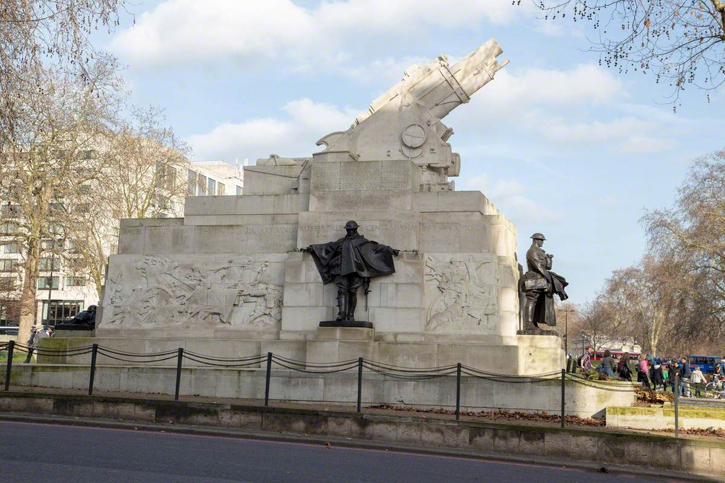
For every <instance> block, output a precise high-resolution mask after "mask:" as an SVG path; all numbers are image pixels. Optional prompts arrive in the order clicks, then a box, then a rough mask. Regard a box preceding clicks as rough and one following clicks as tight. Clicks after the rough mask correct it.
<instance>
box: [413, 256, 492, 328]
mask: <svg viewBox="0 0 725 483" xmlns="http://www.w3.org/2000/svg"><path fill="white" fill-rule="evenodd" d="M498 282H499V280H498V266H497V261H496V258H495V257H490V256H485V255H484V256H480V255H466V254H460V255H456V256H451V255H448V256H435V255H426V258H425V300H426V313H425V331H426V332H441V333H451V332H453V333H456V332H458V333H487V332H492V331H494V328H495V324H496V320H497V316H498Z"/></svg>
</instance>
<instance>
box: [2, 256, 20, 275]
mask: <svg viewBox="0 0 725 483" xmlns="http://www.w3.org/2000/svg"><path fill="white" fill-rule="evenodd" d="M17 270H18V261H17V260H15V259H12V258H11V259H3V260H0V272H16V271H17Z"/></svg>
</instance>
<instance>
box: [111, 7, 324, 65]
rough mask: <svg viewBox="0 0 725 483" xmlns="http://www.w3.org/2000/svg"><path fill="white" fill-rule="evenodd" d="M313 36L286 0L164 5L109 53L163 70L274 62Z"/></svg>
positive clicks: (304, 15)
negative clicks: (224, 61) (234, 60)
mask: <svg viewBox="0 0 725 483" xmlns="http://www.w3.org/2000/svg"><path fill="white" fill-rule="evenodd" d="M212 3H213V5H212ZM316 35H317V34H316V29H315V26H314V25H313V19H312V18H311V17H310V15H309V13H308V12H307V11H306V10H305V9H303V8H301V7H298V6H296V5H295V4H293V3H292V2H290V1H289V0H264V1H263V2H259V1H238V0H214V2H211V1H205V2H199V1H198V0H167V1H165V2H162V3H161V4H159V5H158V6H157V7H156V8H154V9H153V10H152V11H150V12H144V13H143V14H142V15H141V16H140V17H139V18H138V20H137V22H136V25H134V26H133V27H130V28H128V29H126V30H123V31H121V32H120V33H119V34H118V35H117V36H116V37H115V39H114V40H113V42H112V44H111V48H112V49H113V50H114V51H116V52H119V53H120V54H122V55H123V56H125V57H127V58H130V59H133V60H134V61H135V62H137V63H139V64H146V65H159V64H160V65H167V64H175V63H183V62H189V61H207V60H216V59H219V58H223V57H228V56H255V55H260V56H266V57H275V56H277V55H279V54H280V53H281V52H283V51H285V50H286V49H294V48H295V46H296V45H298V44H299V43H304V42H309V39H311V38H314V37H315V36H316Z"/></svg>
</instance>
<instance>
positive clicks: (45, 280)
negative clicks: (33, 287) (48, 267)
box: [38, 277, 59, 290]
mask: <svg viewBox="0 0 725 483" xmlns="http://www.w3.org/2000/svg"><path fill="white" fill-rule="evenodd" d="M51 278H52V284H53V285H52V287H53V290H58V287H59V278H58V277H38V288H39V289H40V290H48V289H50V288H51Z"/></svg>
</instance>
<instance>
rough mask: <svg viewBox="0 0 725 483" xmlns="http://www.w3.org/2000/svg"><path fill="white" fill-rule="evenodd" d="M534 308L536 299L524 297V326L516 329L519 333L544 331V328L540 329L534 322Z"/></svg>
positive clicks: (539, 332) (528, 333)
mask: <svg viewBox="0 0 725 483" xmlns="http://www.w3.org/2000/svg"><path fill="white" fill-rule="evenodd" d="M535 310H536V300H531V299H529V298H528V297H527V298H526V305H524V316H523V318H524V324H523V325H524V327H523V328H522V329H521V330H520V331H518V333H519V334H527V335H537V334H544V333H546V331H545V330H542V329H540V328H539V327H538V326H537V325H536V324H534V311H535Z"/></svg>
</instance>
